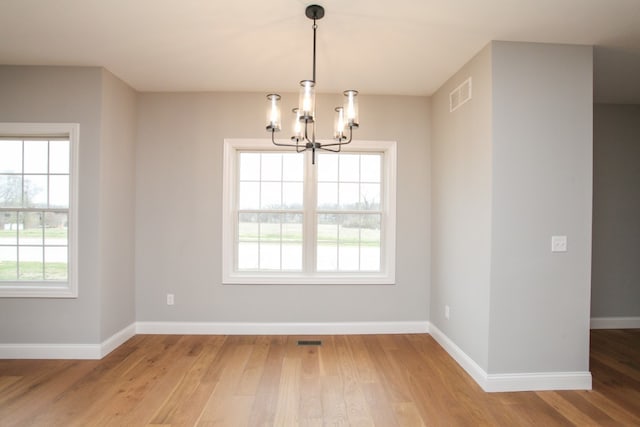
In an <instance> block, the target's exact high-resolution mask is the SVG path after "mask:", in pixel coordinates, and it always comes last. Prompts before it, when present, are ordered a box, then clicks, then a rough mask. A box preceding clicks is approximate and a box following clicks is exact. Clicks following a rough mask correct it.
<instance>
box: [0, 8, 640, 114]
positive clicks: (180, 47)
mask: <svg viewBox="0 0 640 427" xmlns="http://www.w3.org/2000/svg"><path fill="white" fill-rule="evenodd" d="M312 2H313V1H312V0H310V1H302V0H236V1H230V0H227V1H222V0H56V1H51V0H2V1H0V63H1V64H21V65H91V66H103V67H105V68H107V69H108V70H110V71H111V72H113V73H114V74H115V75H117V76H119V77H120V78H121V79H123V80H124V81H126V82H127V83H128V84H130V85H131V86H132V87H134V88H135V89H137V90H139V91H252V92H254V91H257V92H269V91H280V92H295V91H297V82H298V81H299V80H303V79H310V78H311V59H312V57H311V49H312V34H313V33H312V28H311V26H312V21H310V20H309V19H307V18H306V17H305V15H304V10H305V7H306V6H307V5H308V4H310V3H312ZM318 3H319V4H321V5H323V6H324V7H325V9H326V15H325V17H324V18H323V19H322V20H320V21H318V73H317V88H318V91H319V92H339V91H342V90H344V89H358V90H359V91H360V92H361V93H363V94H403V95H430V94H432V93H433V92H434V91H435V90H437V89H438V87H440V85H442V84H443V83H444V82H445V81H446V80H447V78H449V77H450V76H451V75H452V74H453V73H454V72H456V71H457V70H458V69H459V68H460V67H461V66H462V65H464V64H465V63H466V62H467V61H468V60H469V59H470V58H471V57H472V56H473V55H474V54H475V53H477V52H478V51H479V50H480V49H482V48H483V47H484V46H485V45H486V44H487V43H488V42H489V41H491V40H509V41H529V42H544V43H571V44H587V45H594V46H596V48H595V65H594V71H595V88H594V91H595V92H594V93H595V98H596V101H601V102H621V103H638V104H640V82H639V81H638V80H640V79H639V76H640V0H481V1H479V0H394V1H389V0H384V1H383V0H318Z"/></svg>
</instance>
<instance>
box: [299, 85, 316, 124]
mask: <svg viewBox="0 0 640 427" xmlns="http://www.w3.org/2000/svg"><path fill="white" fill-rule="evenodd" d="M298 108H299V109H300V120H301V121H307V122H312V121H313V120H314V118H315V116H316V115H315V109H316V90H315V83H314V82H313V80H303V81H301V82H300V101H299V103H298Z"/></svg>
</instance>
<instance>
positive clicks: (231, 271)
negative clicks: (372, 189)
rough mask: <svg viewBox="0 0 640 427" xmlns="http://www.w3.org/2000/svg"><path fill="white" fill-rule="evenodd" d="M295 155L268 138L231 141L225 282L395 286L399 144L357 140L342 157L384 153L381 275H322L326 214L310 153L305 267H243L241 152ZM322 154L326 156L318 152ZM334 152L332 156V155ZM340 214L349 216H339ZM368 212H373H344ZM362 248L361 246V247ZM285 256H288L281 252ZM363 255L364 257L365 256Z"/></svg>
mask: <svg viewBox="0 0 640 427" xmlns="http://www.w3.org/2000/svg"><path fill="white" fill-rule="evenodd" d="M247 152H255V153H272V152H281V153H286V152H291V150H290V149H289V150H287V149H282V148H280V147H276V146H274V145H273V144H272V143H271V141H270V140H267V139H225V141H224V153H223V194H222V210H223V211H222V242H221V244H222V283H223V284H265V285H268V284H274V285H275V284H291V285H293V284H300V285H304V284H327V285H330V284H345V285H348V284H363V285H364V284H369V285H377V284H381V285H382V284H394V283H395V252H396V251H395V244H396V235H395V232H396V143H395V142H394V141H353V142H352V143H350V144H349V145H347V146H343V147H342V152H341V153H340V154H347V153H351V154H362V155H366V154H380V155H381V159H382V161H381V176H382V178H381V182H380V185H381V189H380V193H381V195H382V196H381V200H380V202H381V203H380V208H379V210H377V211H375V212H373V213H374V214H379V216H380V222H381V227H380V251H381V254H380V268H379V271H318V268H317V259H316V257H317V254H316V249H317V247H318V244H317V241H316V239H317V237H318V236H317V234H316V233H317V232H318V228H317V217H318V215H319V214H322V213H323V211H322V210H321V209H319V208H317V207H316V201H317V188H318V186H317V179H318V177H317V165H312V164H311V155H310V153H304V183H303V187H304V190H303V192H304V196H303V200H304V202H303V205H304V206H303V208H302V209H301V211H302V214H303V215H304V220H303V226H302V227H303V231H302V235H303V249H302V253H303V254H302V258H303V262H302V264H303V267H302V268H301V269H300V271H283V270H278V271H266V270H262V269H260V268H258V269H255V270H243V269H240V268H238V262H237V261H238V260H237V256H238V245H239V243H238V239H239V237H238V236H239V234H238V233H239V229H238V227H239V219H238V217H239V216H238V213H239V201H238V194H239V188H238V186H239V182H240V181H239V168H240V166H239V157H240V154H241V153H247ZM316 154H319V155H320V156H321V155H322V154H323V152H320V153H316ZM329 154H330V153H329ZM333 213H335V214H336V215H337V214H342V213H343V212H333ZM344 214H347V215H348V214H354V215H356V214H362V215H363V216H366V215H367V214H369V212H368V211H358V212H355V211H353V212H352V211H348V210H347V211H344ZM359 248H360V246H359ZM281 253H282V252H281ZM360 256H361V255H360Z"/></svg>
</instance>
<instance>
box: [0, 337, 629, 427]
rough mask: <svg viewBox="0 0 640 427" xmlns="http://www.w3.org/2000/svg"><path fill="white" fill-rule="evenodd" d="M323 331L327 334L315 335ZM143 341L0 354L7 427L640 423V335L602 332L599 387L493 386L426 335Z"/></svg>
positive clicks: (597, 350) (1, 404)
mask: <svg viewBox="0 0 640 427" xmlns="http://www.w3.org/2000/svg"><path fill="white" fill-rule="evenodd" d="M318 338H320V337H318ZM298 339H312V337H262V336H261V337H238V336H226V337H225V336H163V335H155V336H152V335H139V336H136V337H134V338H132V339H131V340H129V341H128V342H127V343H125V344H124V345H123V346H121V347H120V348H118V349H117V350H116V351H114V352H113V353H111V354H110V355H109V356H108V357H106V358H105V359H103V360H101V361H60V360H58V361H49V360H47V361H43V360H0V426H3V427H4V426H32V425H35V426H94V425H95V426H103V425H104V426H107V425H109V426H148V425H156V426H192V425H200V426H209V425H221V426H233V427H236V426H295V425H308V426H333V425H336V426H337V425H353V426H371V425H375V426H383V427H391V426H420V425H442V426H458V425H461V426H477V425H491V426H494V425H495V426H528V425H536V426H555V425H578V426H587V425H623V426H634V425H635V426H640V330H626V331H593V332H592V334H591V342H592V349H591V372H592V374H593V391H561V392H535V393H534V392H527V393H484V392H483V391H482V390H481V389H480V388H479V387H478V386H477V385H476V384H475V383H474V382H473V380H471V378H469V377H468V376H467V375H466V374H465V373H464V371H463V370H462V369H461V368H460V367H459V366H458V365H457V364H456V363H455V362H454V361H453V360H452V359H451V358H450V357H449V356H448V355H447V354H446V353H445V351H444V350H443V349H442V348H441V347H440V346H439V345H438V344H437V343H436V342H435V341H434V340H433V338H431V337H430V336H429V335H375V336H328V337H321V339H322V340H323V345H322V347H300V346H297V345H296V341H297V340H298Z"/></svg>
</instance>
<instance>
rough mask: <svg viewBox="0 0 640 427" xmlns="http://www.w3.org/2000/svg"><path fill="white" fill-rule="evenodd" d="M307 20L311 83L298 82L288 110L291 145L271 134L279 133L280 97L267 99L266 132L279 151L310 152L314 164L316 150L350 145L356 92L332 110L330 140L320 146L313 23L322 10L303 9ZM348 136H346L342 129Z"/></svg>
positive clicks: (314, 7)
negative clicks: (296, 97) (310, 28)
mask: <svg viewBox="0 0 640 427" xmlns="http://www.w3.org/2000/svg"><path fill="white" fill-rule="evenodd" d="M305 14H306V16H307V18H309V19H312V20H313V79H312V80H302V81H301V82H300V97H299V103H298V108H294V109H293V110H292V112H293V114H294V115H295V120H294V122H293V136H292V137H291V142H278V141H276V138H275V133H276V132H279V131H280V128H281V123H280V117H281V115H280V95H278V94H277V93H270V94H269V95H267V100H268V101H269V108H268V109H267V131H269V132H271V142H273V144H274V145H277V146H279V147H293V148H295V150H296V152H298V153H302V152H304V151H307V150H311V163H312V164H315V163H316V150H324V151H332V152H334V153H337V152H339V151H340V150H341V149H342V146H343V145H347V144H348V143H350V142H351V140H352V137H353V129H354V128H356V129H357V128H358V100H357V97H358V91H357V90H345V91H344V92H343V94H344V105H343V106H342V107H336V108H335V109H334V111H335V121H334V133H333V140H332V141H331V142H326V143H322V142H319V141H317V140H316V114H315V104H316V99H315V95H316V90H315V89H316V30H317V29H318V25H317V24H316V21H317V20H319V19H322V17H323V16H324V8H323V7H322V6H318V5H315V4H314V5H311V6H307V9H306V11H305ZM347 127H348V128H349V135H348V136H347V135H346V128H347Z"/></svg>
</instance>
